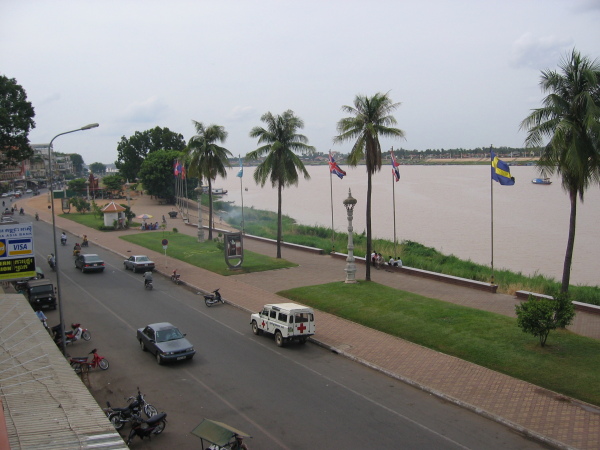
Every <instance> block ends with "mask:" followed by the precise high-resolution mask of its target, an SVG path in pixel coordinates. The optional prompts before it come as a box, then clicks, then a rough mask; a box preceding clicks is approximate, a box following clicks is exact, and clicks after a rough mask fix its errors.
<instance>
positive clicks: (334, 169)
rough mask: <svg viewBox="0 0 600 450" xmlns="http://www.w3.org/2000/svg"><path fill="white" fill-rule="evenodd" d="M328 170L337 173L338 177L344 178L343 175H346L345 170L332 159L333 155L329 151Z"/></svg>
mask: <svg viewBox="0 0 600 450" xmlns="http://www.w3.org/2000/svg"><path fill="white" fill-rule="evenodd" d="M329 172H330V173H333V174H335V175H337V176H338V177H340V179H342V178H344V176H345V175H346V172H344V171H343V170H342V169H341V168H340V166H338V164H337V163H336V162H335V159H333V155H332V154H331V152H329Z"/></svg>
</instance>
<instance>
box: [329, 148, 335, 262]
mask: <svg viewBox="0 0 600 450" xmlns="http://www.w3.org/2000/svg"><path fill="white" fill-rule="evenodd" d="M329 160H331V150H329ZM329 198H330V201H331V251H332V252H335V228H333V181H332V175H331V168H330V169H329Z"/></svg>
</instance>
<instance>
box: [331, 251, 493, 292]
mask: <svg viewBox="0 0 600 450" xmlns="http://www.w3.org/2000/svg"><path fill="white" fill-rule="evenodd" d="M331 256H332V257H334V258H343V259H346V258H347V256H348V255H345V254H344V253H331ZM354 259H355V261H356V262H358V263H362V264H365V258H363V257H360V256H359V257H354ZM383 268H384V270H387V271H390V272H398V273H404V274H406V275H414V276H417V277H422V278H429V279H431V280H436V281H441V282H443V283H450V284H455V285H457V286H465V287H468V288H472V289H479V290H482V291H487V292H491V293H493V294H495V293H496V291H497V290H498V285H496V284H490V283H486V282H484V281H476V280H470V279H468V278H460V277H455V276H453V275H446V274H443V273H437V272H430V271H428V270H422V269H415V268H414V267H406V266H402V267H394V266H390V265H388V264H385V265H384V266H383Z"/></svg>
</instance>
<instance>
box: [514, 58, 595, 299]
mask: <svg viewBox="0 0 600 450" xmlns="http://www.w3.org/2000/svg"><path fill="white" fill-rule="evenodd" d="M559 67H560V69H561V70H560V72H557V71H553V70H552V71H551V70H546V71H543V72H542V76H541V78H540V86H541V88H542V91H544V92H548V95H547V96H546V97H545V98H544V100H543V102H542V105H543V106H542V107H541V108H538V109H534V110H532V112H531V114H529V116H527V117H526V118H525V119H524V120H523V121H522V122H521V129H525V130H527V132H528V134H527V138H526V139H525V144H526V145H527V146H528V147H540V146H542V144H543V139H544V138H549V139H550V140H549V142H548V143H547V144H546V146H545V147H543V148H542V154H541V157H540V160H539V162H538V167H539V169H540V172H542V171H543V172H545V173H548V174H550V175H552V174H554V173H557V174H558V175H559V176H560V177H561V183H562V187H563V189H564V190H565V191H566V192H567V194H568V195H569V200H570V203H571V212H570V219H569V237H568V239H567V250H566V254H565V261H564V265H563V276H562V284H561V292H564V293H566V292H568V290H569V280H570V277H571V263H572V259H573V246H574V244H575V224H576V218H577V197H579V199H580V200H581V201H582V202H583V194H584V192H585V191H586V189H588V188H589V187H590V186H591V185H593V184H598V183H599V182H600V64H599V63H598V61H597V60H594V61H590V60H589V59H588V58H587V57H582V56H581V55H580V54H579V52H577V51H576V50H575V49H573V50H572V52H571V53H570V54H569V55H567V56H566V57H565V58H563V59H562V60H561V62H560V64H559Z"/></svg>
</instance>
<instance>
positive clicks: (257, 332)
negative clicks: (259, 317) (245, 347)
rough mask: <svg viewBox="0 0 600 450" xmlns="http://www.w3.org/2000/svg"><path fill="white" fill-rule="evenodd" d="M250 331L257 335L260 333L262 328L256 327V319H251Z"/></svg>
mask: <svg viewBox="0 0 600 450" xmlns="http://www.w3.org/2000/svg"><path fill="white" fill-rule="evenodd" d="M252 332H253V333H254V334H255V335H257V336H258V335H259V334H262V333H261V332H262V330H261V329H260V328H258V325H257V323H256V320H253V321H252Z"/></svg>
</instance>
